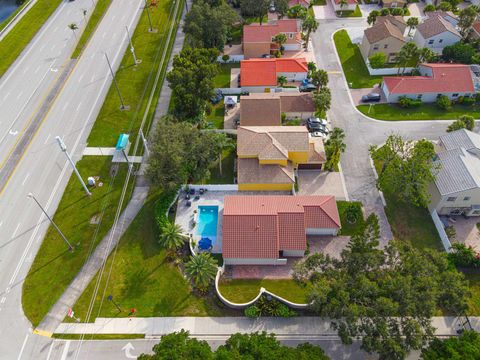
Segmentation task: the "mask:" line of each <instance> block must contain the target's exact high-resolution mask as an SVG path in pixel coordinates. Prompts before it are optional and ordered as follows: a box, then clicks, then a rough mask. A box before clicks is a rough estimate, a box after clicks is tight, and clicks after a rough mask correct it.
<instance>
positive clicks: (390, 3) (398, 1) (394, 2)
mask: <svg viewBox="0 0 480 360" xmlns="http://www.w3.org/2000/svg"><path fill="white" fill-rule="evenodd" d="M380 5H381V6H382V7H386V8H403V7H405V6H406V5H407V1H406V0H381V1H380Z"/></svg>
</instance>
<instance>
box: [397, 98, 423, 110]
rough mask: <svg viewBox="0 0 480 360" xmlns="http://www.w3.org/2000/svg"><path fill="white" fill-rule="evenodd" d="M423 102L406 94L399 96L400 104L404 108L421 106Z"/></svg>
mask: <svg viewBox="0 0 480 360" xmlns="http://www.w3.org/2000/svg"><path fill="white" fill-rule="evenodd" d="M421 104H422V101H421V100H415V99H410V98H409V97H406V96H400V97H399V98H398V105H400V106H401V107H402V108H411V107H415V106H420V105H421Z"/></svg>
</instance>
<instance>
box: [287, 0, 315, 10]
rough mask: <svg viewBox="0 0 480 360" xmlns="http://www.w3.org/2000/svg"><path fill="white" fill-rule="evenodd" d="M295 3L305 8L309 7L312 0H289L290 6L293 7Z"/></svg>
mask: <svg viewBox="0 0 480 360" xmlns="http://www.w3.org/2000/svg"><path fill="white" fill-rule="evenodd" d="M295 5H300V6H302V7H304V8H305V9H308V8H309V7H310V0H289V1H288V7H292V6H295Z"/></svg>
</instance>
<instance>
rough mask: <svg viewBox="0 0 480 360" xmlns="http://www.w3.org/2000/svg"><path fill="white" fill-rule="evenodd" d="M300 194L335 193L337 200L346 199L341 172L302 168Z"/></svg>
mask: <svg viewBox="0 0 480 360" xmlns="http://www.w3.org/2000/svg"><path fill="white" fill-rule="evenodd" d="M298 182H299V187H300V188H299V192H298V194H299V195H335V197H336V198H337V200H345V199H346V195H345V191H344V190H343V182H342V178H341V175H340V173H338V172H328V171H318V170H300V171H298Z"/></svg>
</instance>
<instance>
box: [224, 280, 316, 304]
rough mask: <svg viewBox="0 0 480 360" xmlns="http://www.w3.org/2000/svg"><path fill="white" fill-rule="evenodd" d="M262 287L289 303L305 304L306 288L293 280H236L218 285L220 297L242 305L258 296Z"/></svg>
mask: <svg viewBox="0 0 480 360" xmlns="http://www.w3.org/2000/svg"><path fill="white" fill-rule="evenodd" d="M261 287H263V288H265V289H267V290H268V291H271V292H272V293H274V294H276V295H278V296H281V297H283V298H285V299H287V300H289V301H292V302H295V303H300V304H303V303H305V302H306V300H305V298H306V296H307V292H308V288H306V287H302V286H300V285H298V284H297V283H296V282H295V281H293V280H288V279H285V280H270V279H258V280H257V279H238V280H223V281H222V282H221V283H220V285H219V288H220V292H221V293H222V295H223V296H224V297H225V298H226V299H228V300H230V301H234V302H237V303H244V302H247V301H250V300H252V299H253V298H254V297H255V296H257V295H258V292H259V291H260V288H261Z"/></svg>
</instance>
